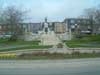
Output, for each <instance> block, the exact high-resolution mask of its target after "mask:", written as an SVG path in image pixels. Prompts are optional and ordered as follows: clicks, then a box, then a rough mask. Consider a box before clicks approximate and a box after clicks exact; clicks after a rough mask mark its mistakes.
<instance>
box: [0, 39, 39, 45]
mask: <svg viewBox="0 0 100 75" xmlns="http://www.w3.org/2000/svg"><path fill="white" fill-rule="evenodd" d="M39 43H40V41H37V40H36V41H23V40H17V41H9V40H8V39H0V44H4V45H38V44H39Z"/></svg>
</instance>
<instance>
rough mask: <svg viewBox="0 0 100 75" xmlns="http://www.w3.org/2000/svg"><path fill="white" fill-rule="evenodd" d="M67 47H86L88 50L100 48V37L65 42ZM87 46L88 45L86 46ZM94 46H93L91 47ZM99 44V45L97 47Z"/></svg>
mask: <svg viewBox="0 0 100 75" xmlns="http://www.w3.org/2000/svg"><path fill="white" fill-rule="evenodd" d="M65 43H66V45H67V46H68V47H71V48H77V47H86V48H89V47H91V48H100V45H99V44H100V35H87V36H84V37H83V38H81V39H73V40H70V41H65ZM84 44H86V45H84ZM91 44H93V45H91ZM95 44H97V45H95Z"/></svg>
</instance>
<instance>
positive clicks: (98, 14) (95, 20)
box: [84, 8, 100, 33]
mask: <svg viewBox="0 0 100 75" xmlns="http://www.w3.org/2000/svg"><path fill="white" fill-rule="evenodd" d="M84 17H86V18H88V19H89V20H90V25H91V29H92V33H96V32H95V30H97V29H96V28H97V27H98V26H97V25H100V9H98V8H89V9H85V11H84Z"/></svg>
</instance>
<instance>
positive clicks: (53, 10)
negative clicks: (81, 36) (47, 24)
mask: <svg viewBox="0 0 100 75" xmlns="http://www.w3.org/2000/svg"><path fill="white" fill-rule="evenodd" d="M0 1H1V4H2V6H3V7H6V6H9V5H14V6H17V7H19V8H21V9H26V10H27V11H28V16H29V17H30V19H29V21H31V22H40V21H43V20H44V17H48V20H49V21H62V20H64V18H68V17H77V16H79V15H81V14H82V12H83V10H84V9H86V8H90V7H96V6H98V5H99V4H100V0H0Z"/></svg>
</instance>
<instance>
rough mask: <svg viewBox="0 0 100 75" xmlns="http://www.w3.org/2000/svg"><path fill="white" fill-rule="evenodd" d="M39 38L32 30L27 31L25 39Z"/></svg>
mask: <svg viewBox="0 0 100 75" xmlns="http://www.w3.org/2000/svg"><path fill="white" fill-rule="evenodd" d="M37 39H38V35H37V34H33V33H32V32H27V33H25V34H24V40H25V41H34V40H37Z"/></svg>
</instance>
